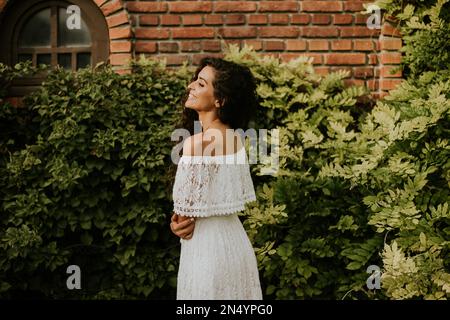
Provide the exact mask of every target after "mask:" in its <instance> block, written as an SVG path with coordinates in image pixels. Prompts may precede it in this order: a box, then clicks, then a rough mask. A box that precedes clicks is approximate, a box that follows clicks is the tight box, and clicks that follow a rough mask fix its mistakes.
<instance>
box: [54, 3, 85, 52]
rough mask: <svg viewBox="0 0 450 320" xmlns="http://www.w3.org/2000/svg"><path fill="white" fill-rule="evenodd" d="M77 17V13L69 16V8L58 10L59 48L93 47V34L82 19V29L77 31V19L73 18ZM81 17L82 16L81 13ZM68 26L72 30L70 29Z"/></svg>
mask: <svg viewBox="0 0 450 320" xmlns="http://www.w3.org/2000/svg"><path fill="white" fill-rule="evenodd" d="M75 15H76V13H71V14H67V8H59V9H58V46H66V47H80V46H90V45H91V34H90V32H89V29H88V27H87V25H86V23H85V22H84V20H83V19H82V18H81V17H80V18H79V19H80V25H79V26H80V28H79V29H77V28H76V27H78V26H77V25H76V22H77V19H74V18H73V17H74V16H75ZM80 15H82V14H81V13H80ZM68 24H69V26H70V27H71V28H72V29H69V26H68ZM73 27H75V28H73Z"/></svg>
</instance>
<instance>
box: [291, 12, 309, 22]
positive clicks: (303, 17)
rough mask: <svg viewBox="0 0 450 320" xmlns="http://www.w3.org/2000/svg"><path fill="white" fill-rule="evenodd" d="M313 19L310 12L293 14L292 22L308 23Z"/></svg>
mask: <svg viewBox="0 0 450 320" xmlns="http://www.w3.org/2000/svg"><path fill="white" fill-rule="evenodd" d="M310 21H311V17H310V16H309V14H293V15H292V17H291V24H308V23H309V22H310Z"/></svg>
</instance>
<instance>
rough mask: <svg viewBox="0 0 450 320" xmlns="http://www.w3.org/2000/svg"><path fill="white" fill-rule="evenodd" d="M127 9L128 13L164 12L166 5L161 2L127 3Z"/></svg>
mask: <svg viewBox="0 0 450 320" xmlns="http://www.w3.org/2000/svg"><path fill="white" fill-rule="evenodd" d="M127 9H128V11H129V12H140V13H145V12H166V11H167V4H166V3H162V2H139V1H131V2H127Z"/></svg>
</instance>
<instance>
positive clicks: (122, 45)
mask: <svg viewBox="0 0 450 320" xmlns="http://www.w3.org/2000/svg"><path fill="white" fill-rule="evenodd" d="M109 48H110V50H111V52H113V53H117V52H131V41H120V42H119V41H112V42H111V43H110V45H109Z"/></svg>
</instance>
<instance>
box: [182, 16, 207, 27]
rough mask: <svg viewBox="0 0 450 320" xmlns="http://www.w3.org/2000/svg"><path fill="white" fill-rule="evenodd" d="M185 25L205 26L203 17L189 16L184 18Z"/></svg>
mask: <svg viewBox="0 0 450 320" xmlns="http://www.w3.org/2000/svg"><path fill="white" fill-rule="evenodd" d="M182 21H183V25H185V26H196V25H197V26H198V25H201V24H203V16H201V15H188V16H183V17H182Z"/></svg>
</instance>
